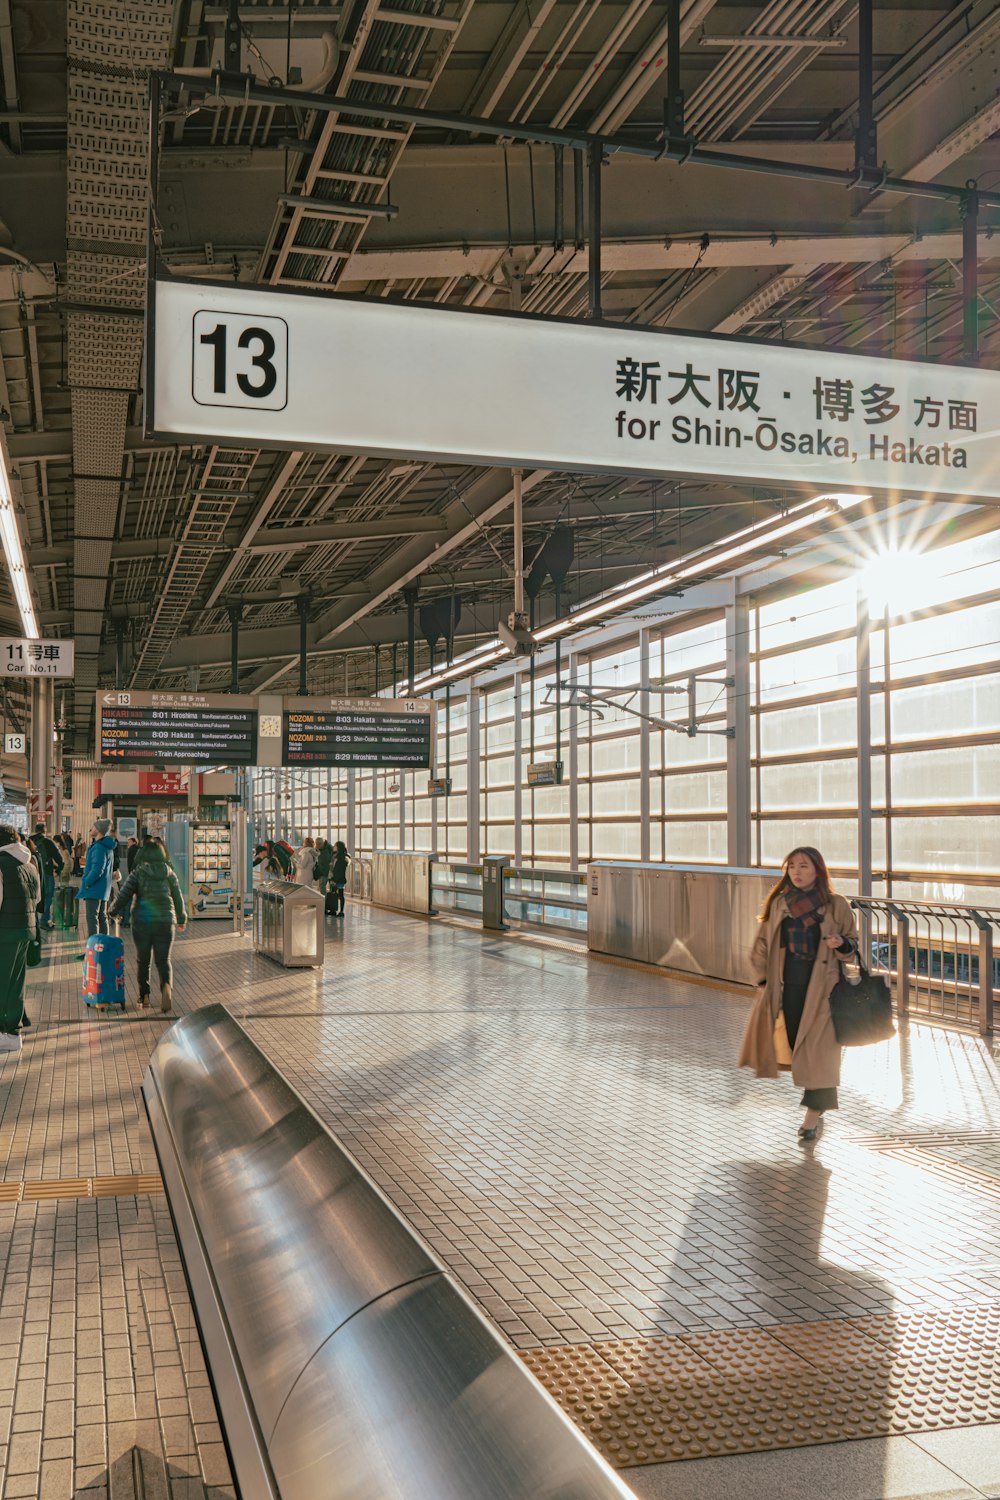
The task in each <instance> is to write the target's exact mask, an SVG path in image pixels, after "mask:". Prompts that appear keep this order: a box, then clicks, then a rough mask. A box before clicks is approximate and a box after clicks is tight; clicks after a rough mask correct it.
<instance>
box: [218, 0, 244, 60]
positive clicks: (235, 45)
mask: <svg viewBox="0 0 1000 1500" xmlns="http://www.w3.org/2000/svg"><path fill="white" fill-rule="evenodd" d="M242 43H243V32H242V28H241V27H240V3H239V0H229V4H228V6H227V8H226V42H225V47H226V52H225V62H224V63H223V70H224V71H225V72H226V73H239V72H240V70H241V67H242V62H243V59H242V56H241V53H242V50H243V47H242Z"/></svg>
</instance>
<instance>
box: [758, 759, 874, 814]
mask: <svg viewBox="0 0 1000 1500" xmlns="http://www.w3.org/2000/svg"><path fill="white" fill-rule="evenodd" d="M875 779H876V775H875V770H874V767H873V769H872V785H873V787H874V784H875ZM760 788H761V805H762V806H763V809H764V811H765V812H777V811H780V810H781V809H783V808H799V807H802V808H816V809H819V808H824V807H857V805H858V763H857V761H856V760H826V761H810V762H809V763H808V764H806V765H798V766H794V765H793V766H761V768H760Z"/></svg>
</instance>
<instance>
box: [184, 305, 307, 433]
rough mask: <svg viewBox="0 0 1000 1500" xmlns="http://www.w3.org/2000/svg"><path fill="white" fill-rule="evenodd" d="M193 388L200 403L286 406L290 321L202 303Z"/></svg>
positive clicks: (195, 330)
mask: <svg viewBox="0 0 1000 1500" xmlns="http://www.w3.org/2000/svg"><path fill="white" fill-rule="evenodd" d="M192 337H193V341H194V348H193V357H192V374H191V394H192V396H193V397H194V399H195V400H196V401H197V402H198V404H199V405H200V406H238V407H243V408H244V409H245V410H248V411H282V410H283V409H284V407H285V406H287V404H288V324H287V323H286V322H285V320H284V318H246V317H242V316H240V315H239V314H236V313H222V312H212V311H211V310H210V309H202V311H201V312H196V313H195V315H194V319H193V330H192Z"/></svg>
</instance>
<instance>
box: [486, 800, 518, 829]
mask: <svg viewBox="0 0 1000 1500" xmlns="http://www.w3.org/2000/svg"><path fill="white" fill-rule="evenodd" d="M486 816H487V818H488V819H489V820H490V822H491V823H492V822H494V821H495V820H496V819H497V818H512V817H513V816H514V793H513V792H490V793H489V794H488V795H487V798H486Z"/></svg>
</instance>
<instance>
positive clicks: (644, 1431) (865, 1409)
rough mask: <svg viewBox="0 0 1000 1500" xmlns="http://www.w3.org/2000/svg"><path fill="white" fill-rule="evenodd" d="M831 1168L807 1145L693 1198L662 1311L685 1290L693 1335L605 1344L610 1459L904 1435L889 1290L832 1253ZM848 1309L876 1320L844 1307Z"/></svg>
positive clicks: (724, 1178) (730, 1174)
mask: <svg viewBox="0 0 1000 1500" xmlns="http://www.w3.org/2000/svg"><path fill="white" fill-rule="evenodd" d="M831 1175H832V1174H831V1172H830V1170H829V1169H828V1168H826V1167H824V1166H822V1165H821V1164H820V1163H819V1162H818V1161H817V1160H815V1159H814V1158H813V1156H812V1155H811V1153H810V1154H806V1155H802V1156H800V1157H799V1158H798V1159H797V1160H794V1161H789V1162H787V1163H775V1164H773V1165H772V1164H767V1163H759V1162H736V1163H728V1164H726V1165H725V1166H723V1167H722V1168H721V1170H720V1173H718V1174H713V1182H712V1184H711V1186H709V1187H707V1188H706V1189H705V1190H704V1191H702V1192H700V1193H699V1194H697V1196H696V1197H695V1199H694V1202H693V1204H692V1207H691V1212H690V1214H689V1216H688V1218H687V1220H686V1223H685V1227H684V1230H683V1232H682V1235H681V1239H680V1242H679V1243H678V1246H677V1250H676V1254H675V1256H674V1260H673V1264H672V1268H671V1271H668V1273H667V1276H666V1278H665V1281H666V1285H665V1292H666V1295H665V1297H664V1302H663V1310H664V1313H665V1316H666V1318H668V1319H669V1318H671V1317H676V1316H677V1308H676V1306H672V1305H671V1303H672V1297H671V1293H672V1292H673V1290H674V1288H676V1287H677V1286H678V1285H681V1286H684V1287H685V1288H687V1289H688V1292H687V1295H686V1296H685V1299H684V1304H683V1315H682V1321H683V1323H685V1324H686V1325H687V1329H686V1331H684V1332H682V1333H678V1334H675V1335H670V1336H665V1337H660V1338H652V1339H627V1340H622V1341H616V1342H615V1343H607V1344H605V1343H601V1344H599V1345H597V1349H598V1351H599V1353H600V1355H601V1357H602V1358H603V1359H604V1360H605V1361H606V1362H607V1363H608V1364H610V1365H611V1367H612V1369H613V1370H614V1371H615V1372H616V1375H617V1376H618V1379H617V1380H616V1381H615V1382H614V1383H613V1385H614V1390H613V1393H612V1392H611V1391H609V1390H608V1389H607V1387H605V1392H604V1396H605V1404H604V1407H603V1410H602V1411H601V1412H600V1414H599V1416H597V1417H596V1426H595V1427H592V1428H591V1431H592V1435H593V1436H594V1437H595V1438H597V1440H598V1442H599V1446H600V1447H601V1448H602V1449H603V1450H604V1452H605V1453H606V1454H607V1456H608V1457H609V1458H610V1459H611V1461H612V1462H613V1463H615V1464H616V1465H620V1466H621V1465H623V1466H631V1465H636V1464H652V1463H662V1462H664V1461H668V1460H676V1459H692V1458H708V1457H725V1456H727V1455H736V1454H747V1453H756V1452H762V1451H766V1450H769V1449H778V1448H797V1447H809V1446H813V1445H816V1444H823V1443H832V1442H838V1441H842V1440H844V1439H848V1438H872V1437H884V1436H887V1435H888V1434H890V1433H892V1432H893V1431H894V1430H898V1428H896V1429H894V1426H893V1417H894V1409H895V1398H896V1395H897V1389H896V1384H897V1383H896V1381H895V1380H894V1378H893V1349H892V1347H891V1340H892V1337H893V1332H892V1329H893V1323H892V1319H891V1316H890V1314H891V1309H892V1306H893V1298H892V1292H891V1289H890V1288H889V1286H888V1284H887V1283H886V1282H884V1281H883V1280H881V1278H879V1277H877V1276H873V1275H870V1274H868V1273H866V1272H859V1271H855V1270H852V1269H851V1268H849V1267H846V1266H844V1265H840V1264H836V1263H835V1262H833V1261H830V1260H827V1259H825V1258H824V1256H823V1248H822V1247H823V1239H824V1228H825V1224H826V1218H827V1207H828V1197H829V1187H830V1178H831ZM671 1272H672V1274H671ZM695 1288H697V1290H695ZM845 1303H853V1304H854V1305H855V1307H858V1306H860V1305H863V1307H864V1309H865V1311H866V1312H867V1314H868V1315H867V1316H857V1315H854V1314H852V1313H849V1312H845V1311H843V1310H842V1309H843V1307H844V1304H845ZM657 1493H659V1491H657ZM727 1493H728V1492H727Z"/></svg>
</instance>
